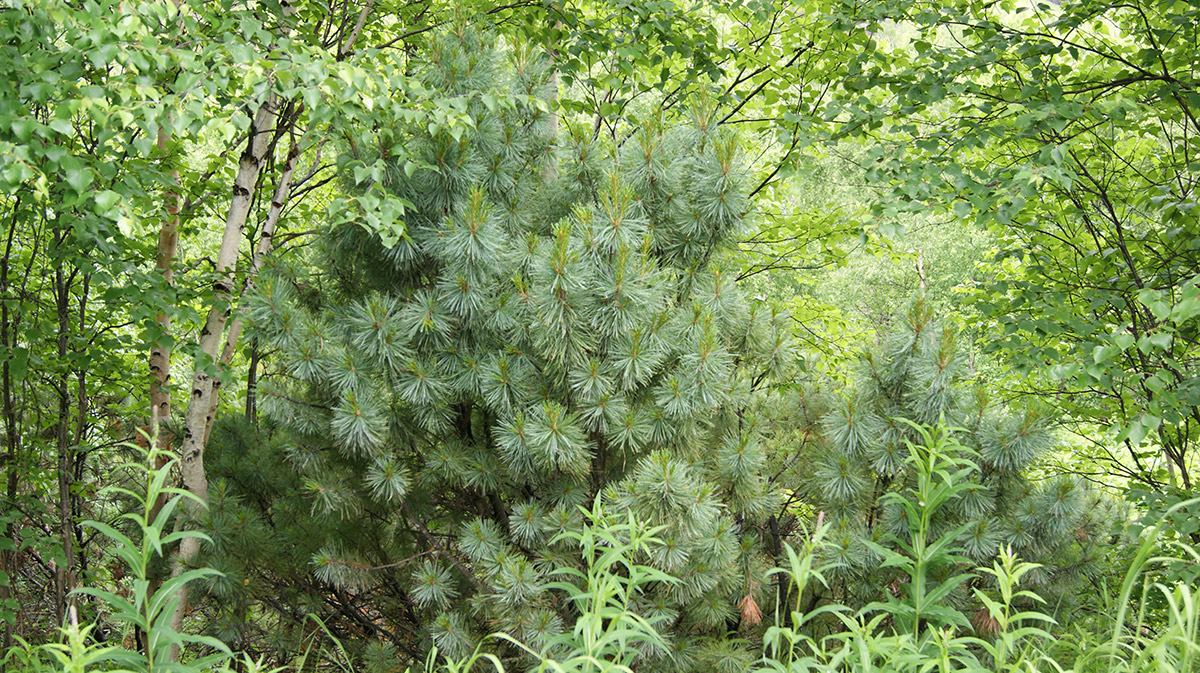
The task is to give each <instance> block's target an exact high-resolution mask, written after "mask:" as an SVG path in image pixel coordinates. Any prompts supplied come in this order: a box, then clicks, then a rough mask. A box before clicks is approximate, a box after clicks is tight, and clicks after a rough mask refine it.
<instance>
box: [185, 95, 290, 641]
mask: <svg viewBox="0 0 1200 673" xmlns="http://www.w3.org/2000/svg"><path fill="white" fill-rule="evenodd" d="M277 107H278V98H277V97H276V96H275V95H274V94H271V95H270V96H269V97H268V98H267V100H266V101H265V102H264V103H263V104H262V105H261V106H260V107H259V108H258V112H257V113H256V114H255V115H254V120H253V121H252V122H251V124H250V130H249V134H248V137H247V139H246V149H245V150H244V151H243V152H242V155H241V157H240V159H239V160H238V171H237V176H236V177H235V178H234V182H233V196H232V198H231V200H230V204H229V213H228V215H227V216H226V218H225V232H224V235H223V236H222V237H221V248H220V251H219V252H218V254H217V264H216V273H217V280H216V282H215V283H214V284H213V303H212V306H211V307H210V308H209V311H208V317H207V318H206V320H205V321H204V328H203V329H202V330H201V332H200V352H199V354H198V355H197V357H196V365H195V370H194V373H193V375H192V385H191V387H190V388H189V390H190V396H189V398H188V406H187V413H186V415H185V417H184V426H183V433H182V435H183V437H182V444H181V446H180V452H179V453H180V459H181V460H180V472H181V473H182V476H183V485H184V487H185V488H186V489H187V490H188V491H189V492H191V493H192V494H193V495H195V496H196V497H197V498H198V499H199V501H200V502H199V503H196V502H193V501H191V500H185V501H184V511H185V513H186V514H187V515H188V516H190V517H191V518H193V519H195V518H198V517H199V514H200V510H201V509H202V508H203V504H202V503H205V502H207V500H208V477H207V475H206V474H205V473H204V438H205V434H206V422H207V418H208V412H209V408H210V406H211V405H212V394H213V374H215V373H216V372H215V366H216V365H217V348H218V347H219V346H220V344H221V337H222V335H223V334H224V332H225V324H226V322H227V321H228V319H229V305H230V302H231V300H232V294H233V290H234V285H235V282H234V281H235V279H234V270H235V267H236V265H237V255H238V248H239V247H240V245H241V241H242V230H243V228H244V227H245V225H246V218H247V216H248V215H249V214H250V206H251V204H252V202H253V200H254V189H255V185H256V184H257V183H258V176H259V173H260V172H261V171H262V166H263V163H264V162H265V161H266V155H267V148H268V147H269V146H270V140H271V128H272V125H273V124H274V122H275V118H276V108H277ZM199 552H200V541H199V540H198V539H196V538H193V537H189V538H186V539H184V540H183V541H182V542H180V544H179V556H178V559H177V563H176V566H175V569H174V572H175V573H181V572H183V569H184V568H185V567H187V566H188V565H190V564H191V563H192V561H193V560H194V559H195V558H196V555H197V554H199ZM177 596H178V599H179V600H178V604H177V605H176V608H175V614H173V615H172V616H171V627H172V628H173V629H174V630H175V631H180V630H181V627H182V626H183V617H184V614H185V613H186V611H187V608H188V600H187V587H186V586H183V587H180V589H179V592H178V594H177ZM178 659H179V652H178V648H176V647H172V648H171V660H172V661H178Z"/></svg>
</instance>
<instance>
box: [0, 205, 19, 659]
mask: <svg viewBox="0 0 1200 673" xmlns="http://www.w3.org/2000/svg"><path fill="white" fill-rule="evenodd" d="M20 210H21V197H20V196H19V195H18V196H17V198H16V202H15V203H14V204H13V216H12V221H11V222H10V223H9V229H8V242H7V243H6V244H5V246H4V257H3V258H0V344H2V345H3V347H4V352H5V353H8V354H10V356H11V354H12V349H13V346H15V345H16V335H15V333H14V332H15V330H16V326H15V324H14V323H13V319H12V316H11V315H10V314H9V310H8V304H9V301H11V300H12V299H14V297H11V296H10V295H9V291H10V289H11V288H10V287H9V284H8V267H9V263H10V261H11V260H12V250H13V239H14V238H15V237H16V233H17V215H18V213H19V212H20ZM10 359H11V357H8V358H5V359H4V364H3V366H2V368H0V388H2V392H3V403H4V448H5V456H4V469H5V471H6V473H7V475H6V476H7V479H6V482H7V483H6V484H5V489H4V496H5V503H4V504H5V509H8V508H10V507H12V506H13V504H15V501H16V499H17V488H18V487H19V486H20V480H19V478H18V474H17V453H18V449H19V446H20V444H19V439H20V432H19V431H18V429H17V410H16V403H15V400H14V399H13V380H12V370H11V369H10V368H9V360H10ZM5 533H6V535H7V537H8V538H9V539H10V540H11V541H12V543H13V546H14V547H15V546H16V542H17V531H16V526H15V525H13V526H12V528H11V530H6V531H5ZM0 570H3V571H5V572H6V573H8V577H9V583H8V584H0V604H4V603H7V602H8V601H9V600H10V599H14V598H16V599H18V600H17V603H18V604H19V603H20V600H19V597H18V596H17V585H16V581H15V578H16V576H17V573H16V554H15V553H14V552H13V551H12V550H9V549H5V550H2V551H0ZM12 645H13V626H12V625H11V624H9V623H8V622H7V621H5V622H4V647H3V649H4V650H5V651H8V649H9V648H10V647H12Z"/></svg>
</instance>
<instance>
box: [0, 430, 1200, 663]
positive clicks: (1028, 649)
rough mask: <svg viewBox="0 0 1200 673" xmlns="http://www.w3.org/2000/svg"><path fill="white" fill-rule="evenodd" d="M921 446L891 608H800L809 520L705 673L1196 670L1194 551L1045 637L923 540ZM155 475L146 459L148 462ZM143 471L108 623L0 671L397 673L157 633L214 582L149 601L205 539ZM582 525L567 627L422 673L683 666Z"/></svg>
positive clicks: (174, 580) (1172, 550) (633, 541)
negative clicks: (132, 637)
mask: <svg viewBox="0 0 1200 673" xmlns="http://www.w3.org/2000/svg"><path fill="white" fill-rule="evenodd" d="M920 433H921V435H922V436H923V437H924V439H925V441H924V442H923V445H922V446H914V445H911V444H910V445H909V447H908V449H909V457H908V460H909V462H910V463H911V465H912V466H913V467H914V469H915V470H916V473H917V478H916V480H915V481H914V485H913V486H912V487H910V488H908V489H907V490H905V491H903V492H899V493H896V494H894V496H892V497H893V498H894V500H895V504H896V505H897V506H899V507H902V508H903V509H904V510H905V512H906V514H907V517H906V519H907V521H908V522H909V530H908V532H907V533H906V534H901V535H895V536H893V537H892V539H890V540H887V542H888V543H890V545H891V546H890V547H885V546H882V545H878V546H877V547H876V549H875V551H876V552H877V553H879V554H880V555H881V556H883V557H884V560H883V566H884V567H890V568H894V569H896V570H897V571H898V572H899V573H900V574H901V575H902V576H903V582H901V583H899V585H898V586H897V587H896V588H895V590H894V591H893V594H892V598H891V599H890V600H888V601H886V602H875V603H872V604H870V605H867V606H865V607H864V608H862V609H860V610H857V611H853V610H851V609H850V608H848V607H846V606H844V605H839V604H836V603H830V602H823V603H820V604H816V605H814V604H813V603H814V602H813V601H811V600H810V598H811V597H812V596H813V595H814V593H813V592H814V590H815V589H817V588H819V587H821V586H826V587H827V586H828V582H829V576H830V573H831V572H832V571H834V570H836V567H835V566H836V564H835V563H832V562H829V561H822V559H825V558H828V557H829V556H828V554H825V553H823V552H824V551H825V550H826V548H827V547H828V546H829V545H830V544H831V543H830V542H829V541H828V539H827V533H828V532H829V525H828V524H822V522H821V517H818V520H817V526H816V528H815V530H813V531H811V533H810V534H809V535H807V536H805V538H804V541H803V542H802V543H801V544H800V546H799V547H798V548H793V547H792V546H790V545H789V546H786V548H785V550H784V551H785V556H786V558H787V563H786V564H784V566H783V567H780V568H777V569H775V570H773V571H772V572H771V577H772V581H773V583H774V589H775V592H774V593H775V598H776V600H775V605H774V606H773V609H771V610H768V612H769V613H770V614H768V615H766V616H765V619H764V621H763V625H764V626H765V629H763V630H761V632H760V633H761V642H751V641H749V640H748V639H747V638H745V637H737V636H736V634H730V636H729V638H728V644H729V647H730V649H729V652H730V655H729V656H727V657H725V658H723V659H722V658H718V659H715V660H714V663H713V667H714V669H715V670H717V671H721V672H722V673H724V672H726V671H728V672H729V673H732V672H733V671H740V670H747V665H749V670H755V671H764V672H768V671H769V672H780V673H782V672H785V671H797V672H799V671H814V672H816V671H856V672H859V671H861V672H866V671H872V672H874V671H896V672H898V673H900V672H904V673H907V672H912V673H918V672H921V673H924V672H926V671H938V672H945V671H967V672H970V671H1030V672H1033V671H1046V672H1055V673H1061V672H1063V671H1078V672H1083V671H1097V672H1098V671H1118V672H1126V671H1128V672H1133V671H1147V672H1149V671H1156V672H1157V671H1172V672H1183V671H1195V670H1200V599H1198V597H1197V593H1198V591H1200V586H1198V583H1197V582H1195V581H1194V580H1178V579H1176V580H1172V579H1170V578H1178V577H1181V576H1182V577H1191V574H1190V573H1180V572H1179V568H1180V566H1181V564H1182V565H1183V566H1194V565H1195V564H1196V563H1197V561H1198V560H1200V552H1198V551H1197V549H1196V548H1195V547H1194V546H1192V545H1189V544H1185V543H1182V542H1178V541H1171V540H1169V539H1168V538H1169V537H1170V536H1169V535H1164V534H1163V532H1164V531H1163V530H1162V529H1160V528H1159V527H1156V526H1151V527H1148V528H1146V529H1145V530H1143V531H1142V534H1141V537H1140V540H1139V541H1138V544H1137V546H1136V553H1135V554H1134V556H1133V558H1132V560H1131V562H1130V563H1129V564H1128V567H1127V568H1126V570H1125V574H1124V578H1123V581H1122V582H1121V583H1120V586H1118V587H1114V588H1113V590H1112V591H1111V592H1108V593H1106V594H1105V595H1102V596H1100V597H1099V600H1100V603H1101V605H1102V606H1103V608H1104V609H1103V610H1102V611H1101V616H1100V617H1099V618H1097V619H1093V620H1090V621H1086V622H1085V621H1081V622H1078V623H1073V624H1070V625H1062V624H1058V623H1056V621H1055V619H1054V618H1053V617H1051V616H1050V614H1049V612H1050V610H1048V608H1047V606H1046V604H1045V602H1044V601H1043V599H1042V598H1041V597H1040V596H1039V595H1038V594H1037V593H1035V592H1034V591H1032V590H1030V589H1029V588H1028V582H1027V581H1026V580H1027V576H1028V575H1029V573H1031V572H1033V571H1034V570H1035V569H1036V567H1037V566H1036V564H1032V563H1028V562H1025V561H1022V560H1021V559H1020V558H1018V557H1017V556H1016V555H1015V554H1013V553H1012V551H1011V550H1008V551H1005V552H1002V553H1001V554H1000V555H999V556H998V557H997V558H996V560H995V561H994V562H993V563H992V565H991V566H990V567H978V568H975V569H974V570H973V571H968V572H958V570H959V569H961V568H962V567H963V564H964V562H965V561H966V558H965V557H964V556H963V555H962V554H961V550H960V549H959V548H958V546H957V540H959V539H960V537H961V534H962V531H961V530H958V529H952V530H949V531H944V532H941V534H940V535H935V534H934V533H935V532H936V531H935V528H934V525H933V522H934V521H935V517H936V514H937V512H938V511H939V509H941V508H943V507H947V506H949V505H951V504H952V503H953V501H954V500H955V499H956V498H957V497H959V496H960V495H961V493H962V491H963V488H964V486H963V483H962V481H961V477H962V475H961V474H960V470H961V467H962V465H963V463H964V461H963V460H962V459H961V457H960V456H961V454H962V453H963V452H964V451H969V450H968V449H965V448H964V447H963V446H961V445H960V444H958V442H956V441H955V439H954V435H953V433H952V432H951V431H950V430H946V429H936V430H927V429H924V428H920ZM154 459H155V456H154V455H151V456H150V457H149V461H148V464H153V460H154ZM143 469H144V472H145V476H146V479H145V483H144V490H143V491H142V492H133V491H131V490H127V489H121V488H119V487H113V491H114V493H117V494H119V495H121V496H124V497H127V498H130V499H131V500H133V501H134V502H136V503H138V504H139V505H140V508H138V507H135V508H134V509H133V511H131V512H130V513H127V514H125V515H124V517H123V521H122V522H121V524H122V525H117V526H109V525H106V524H103V523H99V522H89V523H88V525H89V526H90V527H91V528H93V529H94V530H96V531H97V532H98V533H99V534H101V535H104V536H106V537H108V538H109V539H110V540H111V541H112V542H113V543H114V546H113V550H114V551H113V553H114V554H115V555H116V557H117V558H118V559H119V562H120V563H121V564H122V565H123V566H124V569H125V577H126V578H127V586H123V587H108V588H99V587H87V588H82V589H79V590H78V591H77V594H78V596H79V598H80V599H83V598H84V597H88V598H90V599H92V600H94V601H95V602H96V603H97V604H98V605H99V606H100V609H99V612H98V614H101V615H104V616H103V618H102V620H101V621H102V622H103V623H99V622H98V623H92V624H84V623H79V620H78V618H77V617H76V616H75V612H74V610H72V612H71V618H70V620H69V623H68V624H66V625H65V626H64V627H63V628H62V629H61V637H60V638H59V639H58V641H57V642H53V643H48V644H44V645H40V646H34V645H31V644H29V643H26V642H23V641H21V642H19V643H18V645H17V646H15V647H13V648H12V649H10V650H9V651H8V652H7V653H5V655H4V657H3V659H0V665H2V667H3V669H4V670H8V671H14V672H18V673H42V672H44V671H66V672H68V673H82V672H84V671H121V672H130V673H143V672H144V673H150V672H152V671H161V672H163V673H168V672H171V671H174V672H177V673H203V672H220V673H231V672H234V671H237V672H240V673H260V672H264V671H268V670H270V671H284V670H295V671H317V670H331V671H333V670H336V671H344V672H346V673H352V672H354V671H366V672H367V673H377V672H379V671H392V670H399V668H400V665H399V663H398V660H396V659H394V658H389V657H388V656H387V655H388V653H387V651H386V650H380V651H376V652H373V653H367V654H365V655H361V656H352V655H351V654H350V653H348V652H347V650H346V648H345V647H344V646H343V645H342V644H341V643H340V642H338V640H337V639H336V638H334V637H333V636H332V635H331V634H330V633H329V632H328V631H327V630H325V629H324V627H323V625H322V624H321V623H320V621H319V620H317V619H315V618H310V619H311V621H312V628H311V629H310V636H309V637H308V638H307V639H306V640H305V642H304V643H303V644H302V646H301V647H300V648H298V651H297V652H296V657H295V659H294V661H293V662H292V664H291V666H290V667H289V668H274V669H268V668H266V667H264V666H263V665H262V664H261V663H260V662H256V661H255V660H253V659H252V658H250V657H249V656H247V655H239V653H235V652H232V651H230V650H229V648H228V647H227V646H226V645H225V644H223V643H222V642H221V641H219V640H216V639H214V638H210V637H205V636H197V635H187V634H183V633H179V632H177V631H176V630H174V629H172V628H171V626H170V624H169V620H170V615H171V614H173V612H174V603H175V601H176V600H177V596H176V593H175V589H176V587H177V586H178V585H179V584H181V583H184V582H188V581H195V580H202V579H203V578H205V577H210V576H213V575H215V574H217V573H216V571H215V570H212V569H207V568H201V569H192V570H187V571H177V572H175V573H174V574H173V576H172V577H171V579H169V580H167V581H166V582H164V583H163V584H162V586H161V587H159V588H158V589H157V590H152V589H151V587H152V586H153V584H152V582H151V581H150V580H149V577H150V575H149V571H150V564H151V563H152V562H153V560H154V558H155V556H156V555H157V554H159V553H161V550H162V548H163V547H164V546H165V545H169V544H172V543H173V542H177V541H178V540H179V539H181V538H182V537H183V536H201V537H203V536H202V534H200V533H195V532H179V531H175V532H172V531H169V530H167V527H168V522H169V521H170V520H171V516H172V512H173V511H174V509H175V508H176V507H178V506H179V505H180V504H181V502H182V500H183V498H185V497H187V493H186V492H185V491H182V490H180V489H174V488H170V487H167V486H165V483H166V480H167V478H168V476H169V474H170V469H171V464H170V463H168V464H167V465H165V466H164V467H162V468H160V469H151V468H149V467H146V468H143ZM160 496H161V497H166V498H168V504H167V506H166V507H163V508H162V509H161V510H158V511H157V512H155V510H154V507H153V503H154V502H155V501H156V500H157V499H158V498H160ZM1186 504H1188V503H1181V504H1180V505H1179V506H1177V507H1182V506H1184V505H1186ZM152 513H153V516H152ZM580 513H581V514H582V515H583V516H582V521H583V524H582V525H581V526H580V527H579V528H578V529H577V530H572V531H568V532H564V533H562V534H561V537H562V540H559V541H560V542H566V543H568V544H571V545H572V546H573V547H574V548H575V549H577V550H578V553H579V554H580V555H581V557H582V560H583V566H582V567H583V570H577V569H574V568H570V567H566V568H563V569H561V570H560V571H559V572H558V573H557V577H556V578H555V579H554V581H553V582H552V583H551V584H550V585H549V586H548V589H550V590H552V591H556V592H559V593H561V595H563V596H564V597H565V598H566V600H567V602H568V603H569V605H570V606H571V613H572V616H573V619H574V623H573V625H571V626H570V627H569V628H567V629H564V631H563V633H562V634H560V635H559V636H557V637H555V638H552V639H548V640H546V641H543V642H540V643H538V644H537V645H533V644H531V643H527V642H522V641H521V640H519V639H517V638H514V637H512V636H510V635H508V634H504V633H497V634H493V635H492V636H489V637H488V638H486V639H485V640H484V641H483V642H482V643H480V645H479V646H478V648H477V649H476V651H475V653H474V654H473V655H471V656H469V657H465V658H459V659H457V660H449V659H445V658H443V657H440V656H439V655H438V653H437V651H436V649H435V650H433V651H431V652H430V653H429V656H428V659H427V660H426V662H425V665H424V669H425V670H426V671H429V672H430V673H434V672H445V673H455V672H458V671H469V670H479V671H493V670H494V671H500V672H503V671H517V670H538V671H580V672H593V671H594V672H597V673H599V672H601V671H640V670H647V671H649V670H660V668H661V666H662V664H663V663H664V662H667V663H668V665H670V662H672V661H673V660H675V659H677V658H688V657H691V656H693V655H692V653H690V652H688V651H687V650H686V648H676V647H673V643H672V642H671V641H670V638H669V637H668V636H666V635H664V633H665V628H664V627H665V626H666V625H665V624H663V623H662V622H663V621H664V617H663V616H657V617H656V616H654V615H653V614H650V613H647V611H646V610H644V609H643V608H642V606H641V603H640V600H639V599H640V598H641V597H642V596H643V594H644V593H646V592H647V591H648V590H649V589H650V588H651V587H652V586H654V585H655V584H656V583H667V584H670V583H674V582H678V581H679V580H678V579H676V578H674V577H671V576H670V575H668V574H666V573H663V572H662V571H659V570H656V569H654V568H652V567H650V566H649V565H647V564H645V563H644V562H643V561H644V560H645V559H646V557H647V554H648V553H649V551H650V549H651V548H652V545H653V544H654V543H655V542H657V540H656V538H655V534H656V532H657V531H656V530H655V529H651V528H649V527H648V526H647V525H645V524H644V523H641V522H638V521H635V520H634V519H633V517H631V516H627V517H626V518H622V517H621V516H620V515H618V514H617V513H615V512H609V511H605V510H604V508H603V507H602V506H601V505H600V504H599V501H597V504H595V505H593V507H592V508H591V509H590V510H585V509H582V508H581V512H580ZM1173 513H1174V512H1173V511H1171V512H1168V516H1169V515H1170V514H1173ZM1164 520H1166V519H1164ZM131 528H132V531H130V529H131ZM122 530H124V531H126V532H122ZM127 532H129V533H130V534H127ZM135 540H137V541H135ZM894 549H898V550H900V551H893V550H894ZM968 586H969V587H971V589H970V590H971V591H972V593H974V595H975V596H976V597H977V599H978V600H979V601H980V602H981V603H982V604H983V605H985V606H986V608H985V610H983V611H981V612H980V613H979V614H976V615H974V616H971V617H968V615H966V614H964V613H963V612H961V611H959V610H957V609H956V608H954V607H952V604H951V603H949V602H947V601H946V600H945V599H946V597H947V596H948V595H950V594H951V593H952V592H955V591H958V590H961V589H962V588H963V587H968ZM1100 588H1101V589H1104V588H1105V587H1103V585H1101V587H1100ZM1102 593H1103V592H1102ZM101 630H103V631H105V632H109V633H120V632H122V631H124V632H129V631H133V632H135V633H136V634H137V639H136V641H137V642H139V643H144V646H143V647H141V648H139V649H138V650H133V649H128V648H126V647H123V646H120V645H113V644H111V643H112V642H114V639H112V638H108V639H103V638H98V637H96V636H97V633H98V632H100V631H101ZM175 647H182V648H185V653H184V656H183V657H181V659H182V662H181V663H176V662H172V661H171V656H170V652H171V649H172V648H175ZM757 647H761V650H760V655H755V656H756V658H755V657H754V656H752V657H751V660H750V661H746V660H745V659H744V658H740V657H739V656H736V654H735V653H737V652H745V651H746V650H747V648H757ZM410 670H411V668H410Z"/></svg>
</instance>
